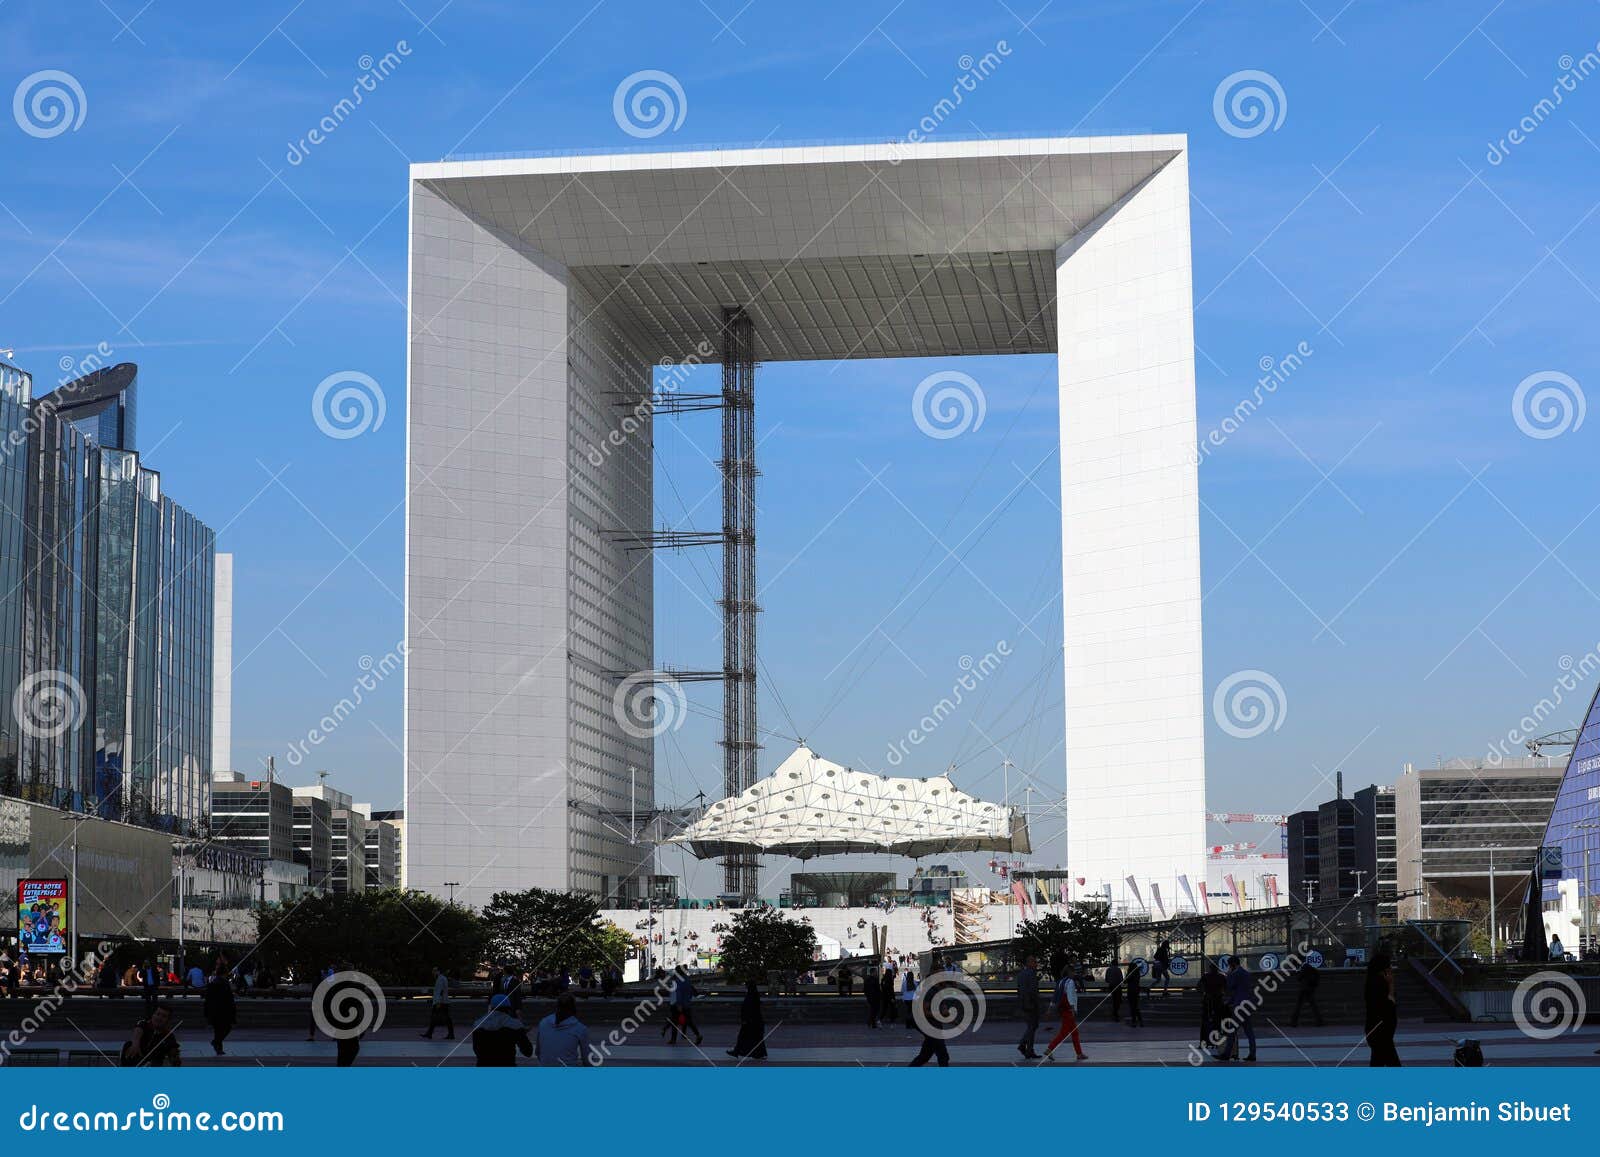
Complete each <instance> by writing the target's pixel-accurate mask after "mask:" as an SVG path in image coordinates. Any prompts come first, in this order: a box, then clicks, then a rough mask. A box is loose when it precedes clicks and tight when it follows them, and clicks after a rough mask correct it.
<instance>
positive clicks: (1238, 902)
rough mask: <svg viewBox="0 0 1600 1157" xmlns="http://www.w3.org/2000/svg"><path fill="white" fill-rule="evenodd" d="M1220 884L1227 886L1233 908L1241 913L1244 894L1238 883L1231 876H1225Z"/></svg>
mask: <svg viewBox="0 0 1600 1157" xmlns="http://www.w3.org/2000/svg"><path fill="white" fill-rule="evenodd" d="M1222 882H1223V883H1224V884H1226V885H1228V891H1229V892H1232V893H1233V904H1234V907H1236V908H1238V909H1240V910H1241V911H1243V909H1244V893H1243V892H1242V891H1241V890H1240V888H1239V885H1238V882H1237V881H1235V880H1234V878H1233V876H1232V875H1227V876H1224V877H1222Z"/></svg>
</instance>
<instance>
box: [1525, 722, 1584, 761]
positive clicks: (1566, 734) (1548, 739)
mask: <svg viewBox="0 0 1600 1157" xmlns="http://www.w3.org/2000/svg"><path fill="white" fill-rule="evenodd" d="M1577 742H1578V732H1577V729H1576V728H1574V729H1573V730H1571V731H1552V732H1551V733H1550V734H1549V735H1541V736H1539V738H1537V739H1530V740H1528V742H1527V743H1525V744H1524V745H1523V746H1525V747H1526V748H1527V749H1528V754H1529V755H1532V756H1533V757H1534V758H1535V759H1539V758H1541V757H1542V756H1543V755H1544V749H1545V748H1547V747H1574V746H1576V745H1577Z"/></svg>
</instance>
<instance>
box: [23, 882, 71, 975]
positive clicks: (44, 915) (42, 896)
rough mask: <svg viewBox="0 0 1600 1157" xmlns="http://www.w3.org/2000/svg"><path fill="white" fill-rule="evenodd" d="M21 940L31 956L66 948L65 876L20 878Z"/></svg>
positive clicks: (61, 950) (62, 951) (58, 951)
mask: <svg viewBox="0 0 1600 1157" xmlns="http://www.w3.org/2000/svg"><path fill="white" fill-rule="evenodd" d="M17 942H18V943H19V944H20V945H21V946H22V951H24V952H26V953H27V954H28V955H29V956H39V955H45V954H49V953H65V952H66V950H67V944H68V933H67V882H66V881H65V880H18V881H17Z"/></svg>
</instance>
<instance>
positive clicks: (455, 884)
mask: <svg viewBox="0 0 1600 1157" xmlns="http://www.w3.org/2000/svg"><path fill="white" fill-rule="evenodd" d="M444 886H445V887H446V888H449V889H450V907H452V908H454V907H455V906H456V889H457V888H459V887H461V881H460V880H446V881H445V882H444Z"/></svg>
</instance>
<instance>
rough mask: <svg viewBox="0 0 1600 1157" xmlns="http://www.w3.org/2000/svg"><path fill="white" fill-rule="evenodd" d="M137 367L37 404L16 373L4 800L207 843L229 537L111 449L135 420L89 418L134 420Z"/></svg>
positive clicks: (6, 512) (6, 415)
mask: <svg viewBox="0 0 1600 1157" xmlns="http://www.w3.org/2000/svg"><path fill="white" fill-rule="evenodd" d="M134 370H135V367H133V366H131V365H127V364H125V365H122V366H117V367H114V368H113V370H112V371H100V372H98V373H97V374H95V375H90V376H89V377H87V378H83V379H79V381H78V382H75V383H69V386H64V387H62V389H61V390H59V391H57V393H56V394H52V395H48V396H46V397H45V398H42V399H39V400H37V401H32V402H30V401H29V397H28V391H29V384H28V382H27V379H26V375H20V377H19V378H18V379H17V380H15V381H13V380H11V379H8V378H7V377H5V376H4V374H0V584H3V585H0V695H4V699H3V700H0V703H3V705H4V709H5V713H6V718H5V719H4V720H3V721H0V726H3V732H0V792H3V793H5V794H10V795H16V796H20V797H23V798H26V799H32V800H37V801H39V802H43V803H48V804H51V805H53V806H56V807H65V808H72V809H75V810H81V811H88V812H92V813H95V814H97V815H100V816H103V817H105V818H108V819H120V820H125V821H128V822H131V823H135V824H141V825H143V826H146V827H153V828H158V829H161V830H163V831H171V832H175V833H181V834H185V835H201V834H204V832H205V831H206V829H207V827H208V825H209V812H210V789H211V652H212V615H213V610H212V599H213V593H212V585H213V581H214V565H215V548H216V543H215V536H214V535H213V533H212V531H211V530H210V529H209V528H208V527H206V526H205V525H204V524H203V523H201V522H200V521H199V520H198V519H196V518H195V517H194V516H193V515H192V514H190V513H189V512H188V511H186V510H184V509H183V507H181V506H179V505H178V504H177V503H175V502H173V501H172V500H171V499H170V498H168V497H166V496H165V495H164V494H163V493H162V492H161V478H160V475H159V474H157V473H156V472H155V471H152V470H148V469H146V468H144V467H143V466H142V465H141V464H140V461H139V457H138V455H137V454H136V453H133V452H132V451H131V450H128V449H121V448H118V447H117V446H115V445H112V444H110V435H111V433H115V435H116V437H117V438H118V439H119V440H124V439H129V440H131V432H132V431H131V425H128V426H124V425H120V424H119V425H117V426H116V428H115V430H114V431H113V430H112V429H111V427H105V428H103V429H102V430H101V431H100V433H102V434H105V435H106V437H105V438H104V439H103V440H102V439H101V438H100V437H97V435H96V433H95V432H91V433H90V434H88V435H86V434H85V432H84V430H83V429H82V428H80V427H81V426H82V425H83V424H84V423H85V422H90V423H93V422H96V421H99V420H101V419H104V418H106V415H107V414H108V413H111V412H112V410H117V411H118V412H119V413H120V415H121V416H120V417H119V418H118V419H117V421H118V422H119V423H120V422H121V421H122V419H123V418H128V419H129V421H131V401H132V377H133V372H134ZM107 375H109V376H107ZM82 383H96V384H97V388H99V389H101V390H102V392H103V393H104V394H106V395H107V396H105V397H102V398H101V399H99V400H100V401H106V402H109V403H111V406H110V408H109V409H97V410H95V411H94V412H93V413H87V412H85V408H84V406H82V405H81V404H80V403H82V402H83V401H84V400H85V395H84V392H83V391H79V392H76V393H74V389H75V388H76V387H78V386H79V385H81V384H82ZM58 395H61V396H58ZM124 403H126V404H125V405H124ZM74 409H76V410H77V411H78V412H77V414H76V415H75V416H74V415H73V410H74Z"/></svg>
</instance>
